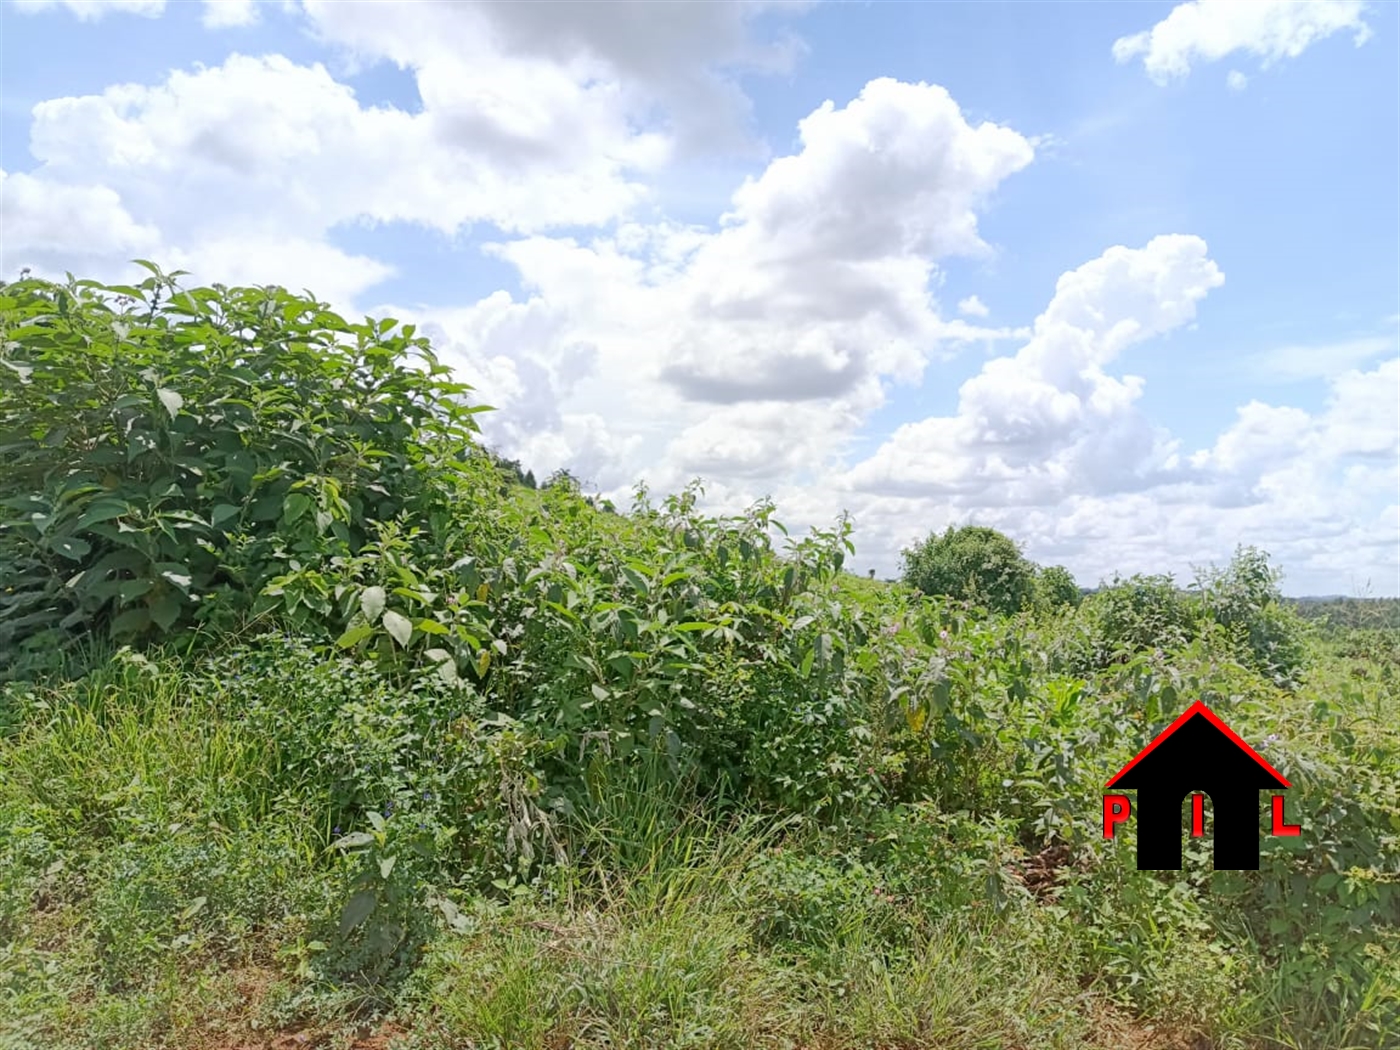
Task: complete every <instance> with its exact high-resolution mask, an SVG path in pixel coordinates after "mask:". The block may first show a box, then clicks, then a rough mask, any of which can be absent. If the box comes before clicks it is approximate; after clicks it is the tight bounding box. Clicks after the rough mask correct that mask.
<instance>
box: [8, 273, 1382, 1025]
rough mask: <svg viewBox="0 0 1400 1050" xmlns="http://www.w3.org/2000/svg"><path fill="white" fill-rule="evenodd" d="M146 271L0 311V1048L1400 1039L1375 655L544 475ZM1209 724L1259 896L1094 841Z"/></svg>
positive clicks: (376, 376)
mask: <svg viewBox="0 0 1400 1050" xmlns="http://www.w3.org/2000/svg"><path fill="white" fill-rule="evenodd" d="M152 271H153V275H152V277H151V279H150V280H148V281H146V282H145V283H144V284H143V285H141V286H139V287H123V288H108V289H103V288H102V287H101V286H97V285H94V284H92V283H91V282H71V283H70V284H69V285H67V286H66V287H65V286H57V285H53V284H49V283H46V282H42V281H35V280H25V281H21V282H19V283H16V284H10V285H5V286H0V462H3V464H4V466H3V469H0V506H3V510H2V511H0V515H3V516H0V1047H3V1048H6V1050H11V1048H39V1047H42V1048H50V1047H54V1048H59V1047H74V1048H77V1047H101V1048H103V1050H116V1048H123V1047H131V1048H145V1047H191V1048H212V1047H217V1048H246V1047H260V1046H269V1047H271V1046H275V1047H279V1048H285V1047H292V1046H311V1045H324V1046H336V1045H338V1046H351V1045H360V1046H362V1047H370V1046H374V1047H386V1046H390V1045H395V1046H401V1047H405V1048H407V1047H422V1048H429V1047H442V1048H447V1047H457V1048H474V1047H525V1048H540V1050H545V1048H562V1047H574V1048H580V1050H582V1048H602V1047H610V1048H624V1047H625V1048H638V1047H656V1048H663V1047H664V1048H669V1047H697V1048H698V1047H714V1048H730V1047H733V1048H745V1047H772V1048H778V1047H787V1048H797V1047H808V1048H831V1050H835V1048H848V1047H849V1048H856V1047H904V1048H914V1047H927V1048H940V1050H941V1048H950V1050H954V1048H974V1047H975V1048H992V1047H1006V1048H1027V1050H1029V1048H1042V1047H1046V1048H1056V1047H1059V1048H1087V1047H1100V1048H1105V1050H1108V1048H1119V1047H1129V1048H1131V1047H1140V1048H1146V1047H1160V1048H1167V1047H1191V1048H1196V1050H1199V1048H1203V1047H1220V1048H1224V1047H1240V1048H1245V1047H1258V1048H1264V1047H1297V1048H1303V1047H1307V1048H1318V1050H1347V1048H1372V1050H1376V1048H1386V1047H1396V1046H1400V1038H1398V1037H1397V1033H1400V685H1398V684H1397V683H1398V682H1400V634H1398V633H1397V631H1396V630H1395V629H1394V628H1393V626H1377V627H1367V626H1358V625H1356V624H1355V623H1348V624H1344V625H1340V626H1329V625H1328V624H1327V623H1326V622H1325V621H1322V620H1319V621H1315V622H1310V623H1309V622H1304V621H1303V620H1302V619H1300V618H1299V617H1298V616H1297V614H1296V613H1295V612H1294V611H1293V609H1292V608H1291V607H1290V606H1289V605H1288V604H1287V603H1286V602H1284V601H1283V600H1282V599H1281V598H1280V597H1279V592H1278V589H1277V584H1278V581H1277V574H1276V573H1275V572H1274V571H1273V570H1272V569H1271V568H1270V567H1269V564H1268V560H1267V557H1266V556H1265V555H1263V554H1262V553H1260V552H1258V551H1255V550H1253V549H1252V548H1248V547H1244V548H1241V549H1240V550H1239V551H1238V553H1237V554H1236V556H1235V558H1234V560H1233V561H1232V562H1231V564H1230V565H1228V566H1225V567H1222V568H1220V569H1217V570H1208V571H1203V572H1202V573H1201V574H1200V577H1199V579H1198V580H1197V581H1195V585H1194V586H1192V587H1190V588H1188V589H1186V590H1179V589H1178V588H1177V587H1176V586H1174V585H1173V583H1172V581H1170V580H1166V579H1162V578H1133V579H1130V580H1114V581H1110V582H1109V583H1108V584H1107V585H1105V586H1104V587H1103V588H1101V589H1100V590H1099V591H1098V592H1096V593H1095V594H1093V595H1091V596H1090V597H1088V598H1087V599H1085V600H1083V601H1082V602H1081V601H1079V600H1078V595H1077V594H1076V593H1075V590H1074V588H1073V587H1072V586H1068V587H1067V586H1065V580H1064V578H1063V576H1062V574H1056V573H1055V572H1051V571H1046V572H1044V573H1041V574H1040V575H1037V576H1035V577H1034V579H1035V580H1036V581H1039V583H1036V584H1035V585H1029V584H1028V585H1026V586H1020V585H1019V584H1018V587H1020V590H1018V591H1017V594H1018V595H1019V597H1018V598H1016V600H1015V601H1014V602H1011V603H1010V604H1006V603H1004V602H1002V601H1001V600H1000V598H999V597H998V595H999V594H1000V593H1001V592H1000V591H998V590H997V586H998V585H997V584H996V582H995V581H993V584H991V585H989V587H990V590H987V591H986V592H985V593H984V592H983V591H978V590H977V589H976V588H973V590H972V592H971V593H970V595H963V596H962V597H947V596H941V597H940V596H928V595H926V594H924V593H922V592H921V591H919V590H917V589H915V588H914V587H912V586H909V585H908V584H904V583H901V584H894V585H887V584H882V583H876V582H874V581H869V580H865V579H862V578H858V577H856V576H853V575H851V574H849V573H848V572H846V571H845V569H846V560H847V559H848V558H849V556H850V555H851V553H852V550H853V548H852V545H851V541H850V536H851V531H850V527H849V524H848V523H847V522H845V521H841V522H837V523H836V524H835V525H834V526H833V527H832V528H831V529H830V530H827V531H817V532H814V533H813V534H811V535H809V536H807V537H803V538H800V539H789V538H787V536H786V534H785V533H784V532H783V530H782V529H781V526H779V525H778V523H777V521H776V520H775V519H774V517H773V513H774V512H773V508H772V507H771V506H769V505H766V504H761V505H758V506H756V507H753V508H751V509H750V510H749V511H748V512H747V513H744V514H741V515H736V516H733V517H714V516H709V515H707V514H705V513H702V511H701V510H700V509H699V505H700V500H699V498H698V497H699V492H698V490H697V489H694V488H692V489H690V490H687V491H686V492H683V493H680V494H676V495H672V496H669V497H666V498H664V499H662V500H659V501H656V502H653V501H652V500H651V499H650V497H649V496H648V495H647V493H646V492H645V491H644V490H639V491H638V493H637V498H636V503H635V505H634V506H633V507H632V508H630V510H628V511H627V512H626V513H617V512H616V511H614V510H613V509H612V508H610V507H606V506H599V505H597V502H596V501H594V500H590V499H588V498H586V497H585V496H583V495H582V494H581V493H580V492H579V491H578V488H577V486H576V485H574V484H573V483H571V481H570V479H568V478H567V477H558V478H555V479H553V480H552V482H551V483H550V484H547V485H546V486H544V487H543V488H541V489H534V488H530V487H526V486H524V485H521V484H519V483H518V477H517V475H516V473H515V472H512V471H503V470H502V467H501V463H500V461H498V460H497V459H496V458H495V457H493V456H492V455H490V454H489V453H488V452H486V451H485V450H484V449H483V448H482V447H481V446H480V444H479V442H478V441H477V438H476V429H475V425H474V423H473V419H474V415H473V413H474V412H475V411H476V409H475V408H469V407H468V406H467V403H466V400H465V399H466V398H468V397H469V396H470V391H469V390H468V389H467V388H465V387H462V386H460V385H456V384H452V383H450V382H448V379H447V374H446V370H445V369H442V368H441V366H438V365H436V364H435V363H434V362H433V359H432V357H431V354H430V352H429V349H428V348H427V346H426V344H425V343H424V342H423V341H422V340H421V339H417V338H415V336H414V333H413V332H412V331H411V330H405V329H404V328H402V327H399V326H398V325H397V324H396V323H395V322H392V321H384V322H374V321H367V322H366V323H365V324H363V325H355V324H351V323H348V322H346V321H344V320H343V319H341V318H339V317H336V316H335V315H334V314H332V313H330V312H329V310H328V309H326V308H325V307H324V306H323V305H321V304H318V303H316V302H315V301H314V300H311V299H303V298H298V297H295V296H292V295H290V294H288V293H286V292H284V291H281V290H276V289H271V290H264V289H251V288H250V289H232V290H229V289H222V288H212V289H195V290H193V291H182V290H180V289H179V287H178V286H177V285H176V284H175V282H174V281H173V280H172V279H171V278H167V277H165V276H164V275H163V274H161V273H159V271H156V270H155V269H154V267H152ZM951 543H952V537H950V538H949V545H946V546H944V547H939V546H938V544H936V543H934V542H933V541H932V539H931V541H930V544H929V545H927V546H926V547H925V548H922V549H921V550H920V551H916V552H912V553H911V556H910V558H909V564H908V568H909V570H910V571H909V578H910V579H911V580H914V581H915V582H918V581H920V580H922V579H924V576H921V575H920V573H923V574H925V575H927V574H931V573H936V572H942V571H944V570H945V568H946V566H947V565H949V564H958V563H957V561H956V558H953V557H952V556H951V555H950V556H949V557H948V558H944V559H943V560H942V561H940V560H939V558H941V557H943V554H941V553H940V552H944V553H946V552H947V551H948V550H951V549H952V546H951ZM955 553H956V552H955ZM959 556H961V555H959ZM998 571H1000V570H998ZM1002 578H1003V577H1002V576H998V577H997V579H1002ZM1070 584H1072V581H1070ZM925 586H926V587H929V585H927V584H925ZM930 589H936V588H930ZM945 590H949V591H950V592H951V590H952V589H951V588H945ZM1383 615H1385V614H1383ZM1196 700H1203V701H1205V702H1206V703H1207V704H1208V705H1210V707H1211V708H1212V709H1213V710H1214V711H1216V712H1217V713H1218V714H1219V715H1220V716H1221V717H1222V718H1224V719H1225V721H1226V722H1228V723H1229V724H1230V726H1231V727H1232V728H1233V729H1235V730H1236V731H1237V732H1238V733H1240V734H1241V735H1242V736H1243V737H1244V738H1245V739H1246V740H1248V741H1249V742H1250V743H1251V744H1252V745H1253V746H1255V747H1256V748H1257V749H1259V750H1260V752H1261V753H1262V754H1263V755H1264V756H1265V757H1266V758H1267V759H1268V760H1269V761H1270V762H1271V763H1272V764H1273V765H1274V766H1275V767H1276V768H1278V769H1279V770H1280V771H1281V772H1282V773H1283V774H1284V775H1285V776H1286V777H1288V778H1289V780H1290V781H1291V782H1292V783H1293V785H1294V787H1293V788H1292V789H1291V790H1290V791H1289V792H1288V793H1287V798H1288V813H1289V818H1290V820H1299V821H1301V823H1302V824H1303V834H1302V835H1301V836H1299V837H1297V838H1271V837H1266V838H1265V839H1264V845H1263V857H1262V861H1261V866H1260V870H1259V871H1257V872H1214V871H1213V870H1212V868H1211V857H1210V847H1209V839H1208V838H1207V839H1203V840H1191V839H1188V840H1187V860H1186V864H1185V867H1184V870H1182V871H1180V872H1140V871H1138V870H1136V867H1135V858H1134V846H1135V842H1134V838H1133V835H1134V825H1133V823H1132V822H1129V823H1128V824H1127V825H1125V829H1126V830H1120V831H1119V834H1118V836H1117V838H1115V839H1114V840H1113V841H1111V842H1107V841H1105V840H1104V838H1103V836H1102V831H1101V825H1100V821H1101V796H1102V794H1103V791H1104V788H1103V785H1104V783H1105V781H1106V780H1108V779H1109V778H1110V777H1111V776H1112V775H1113V773H1114V772H1116V771H1117V770H1118V769H1119V768H1120V767H1121V766H1122V765H1123V764H1124V763H1125V762H1126V761H1127V760H1128V759H1130V758H1131V757H1132V756H1133V755H1134V754H1135V753H1136V752H1137V751H1138V750H1139V749H1141V748H1142V747H1143V746H1144V745H1145V744H1146V743H1147V742H1148V741H1149V740H1151V739H1152V738H1153V737H1154V736H1155V735H1156V734H1157V733H1158V732H1160V731H1161V730H1162V729H1163V728H1165V727H1166V726H1167V725H1168V724H1169V723H1170V722H1171V721H1172V720H1173V719H1174V718H1175V717H1176V715H1178V714H1179V713H1180V712H1181V711H1182V710H1184V709H1185V708H1186V707H1187V706H1188V705H1189V704H1191V703H1192V702H1194V701H1196ZM1263 816H1264V815H1263V806H1262V802H1261V820H1262V819H1263Z"/></svg>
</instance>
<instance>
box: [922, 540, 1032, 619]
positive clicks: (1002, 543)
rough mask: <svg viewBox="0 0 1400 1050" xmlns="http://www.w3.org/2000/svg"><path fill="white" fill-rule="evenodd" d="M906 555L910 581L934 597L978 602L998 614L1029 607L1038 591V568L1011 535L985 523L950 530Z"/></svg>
mask: <svg viewBox="0 0 1400 1050" xmlns="http://www.w3.org/2000/svg"><path fill="white" fill-rule="evenodd" d="M902 553H903V562H904V570H903V578H904V582H905V583H907V584H909V585H910V586H911V587H915V588H917V589H918V590H920V591H922V592H923V593H924V594H928V595H946V596H948V597H950V598H955V599H958V600H961V601H972V602H976V603H978V604H980V605H983V606H985V607H986V608H988V609H990V610H992V611H993V612H998V613H1003V614H1008V615H1009V614H1011V613H1016V612H1019V611H1020V610H1022V609H1024V608H1026V607H1027V606H1028V605H1029V604H1030V601H1031V598H1032V595H1033V594H1034V588H1035V566H1034V565H1033V564H1032V563H1031V562H1029V561H1027V560H1026V559H1025V558H1024V557H1023V556H1022V554H1021V551H1020V549H1019V548H1018V547H1017V546H1016V544H1015V542H1014V541H1012V540H1011V539H1010V537H1008V536H1005V535H1003V534H1002V533H1000V532H997V531H996V529H990V528H987V527H986V526H982V525H964V526H963V527H962V528H960V529H954V528H953V527H952V526H951V525H950V526H948V529H947V531H945V532H944V533H943V534H942V535H941V536H940V535H937V534H936V533H930V534H929V536H928V538H927V539H925V540H924V541H923V542H922V543H921V544H919V545H917V546H915V547H913V548H911V549H909V550H906V551H904V552H902Z"/></svg>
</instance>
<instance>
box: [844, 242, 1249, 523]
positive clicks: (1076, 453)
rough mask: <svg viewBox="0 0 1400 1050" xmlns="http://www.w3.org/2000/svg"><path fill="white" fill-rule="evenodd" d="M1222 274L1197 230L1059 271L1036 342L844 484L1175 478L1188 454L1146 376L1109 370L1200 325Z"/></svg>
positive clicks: (1040, 494) (993, 502) (1046, 493)
mask: <svg viewBox="0 0 1400 1050" xmlns="http://www.w3.org/2000/svg"><path fill="white" fill-rule="evenodd" d="M1223 282H1224V277H1223V276H1222V275H1221V273H1220V271H1219V269H1218V268H1217V267H1216V266H1215V264H1214V263H1213V262H1212V261H1211V260H1210V259H1209V258H1208V257H1207V255H1206V245H1205V243H1204V242H1203V241H1201V240H1200V239H1199V238H1196V237H1187V236H1180V235H1176V236H1164V237H1157V238H1154V239H1153V240H1152V241H1151V242H1149V243H1148V244H1147V245H1146V246H1145V247H1143V248H1140V249H1129V248H1124V247H1116V248H1110V249H1109V250H1108V251H1106V252H1104V254H1103V255H1102V256H1100V257H1099V258H1098V259H1095V260H1094V261H1092V262H1089V263H1086V264H1085V265H1083V266H1081V267H1079V268H1078V269H1077V270H1074V271H1071V272H1070V273H1066V274H1065V275H1064V276H1062V277H1061V278H1060V280H1059V282H1058V283H1057V285H1056V289H1055V296H1054V298H1053V299H1052V300H1051V302H1050V305H1049V306H1048V307H1047V308H1046V310H1045V312H1044V313H1042V314H1041V315H1040V317H1038V318H1037V319H1036V322H1035V331H1034V335H1033V336H1032V338H1031V340H1030V342H1028V343H1027V344H1026V345H1025V346H1024V347H1022V348H1021V350H1020V351H1019V352H1017V353H1016V354H1015V355H1014V356H1011V357H999V358H995V359H993V360H991V361H988V362H987V364H986V365H984V366H983V368H982V370H981V372H979V373H978V374H977V375H975V376H973V377H972V378H971V379H969V380H968V381H967V382H966V383H964V384H963V386H962V388H961V390H960V391H959V397H958V411H957V414H956V415H954V416H947V417H930V418H928V419H925V420H922V421H919V422H915V423H908V424H905V425H904V426H902V427H900V428H899V429H898V430H897V431H896V432H895V433H894V434H893V435H892V436H891V438H890V439H889V440H888V441H886V442H885V444H884V445H883V446H882V447H881V448H880V449H879V450H877V451H876V452H875V454H874V455H872V456H871V457H870V458H869V459H867V460H865V461H864V462H862V463H860V464H859V465H857V466H856V467H855V468H854V469H852V470H851V471H850V472H849V474H848V475H847V476H846V478H845V479H844V487H846V488H849V489H851V490H854V491H863V492H870V493H877V494H888V495H901V496H905V497H917V496H923V497H938V498H942V499H945V500H947V501H949V502H951V503H953V504H954V505H958V506H966V507H977V506H980V507H987V506H1010V505H1019V506H1031V505H1036V504H1045V503H1054V502H1055V501H1057V500H1058V499H1061V498H1063V497H1065V496H1067V495H1070V494H1072V493H1075V492H1093V493H1113V492H1120V491H1131V490H1135V489H1140V488H1143V487H1146V486H1147V485H1150V484H1159V483H1161V482H1162V481H1164V480H1167V479H1168V478H1170V477H1172V476H1173V474H1174V472H1176V471H1177V470H1178V468H1179V467H1180V463H1179V457H1177V455H1176V451H1175V448H1174V446H1173V445H1172V443H1170V442H1169V441H1168V440H1167V439H1166V438H1165V437H1164V436H1163V435H1161V434H1158V433H1157V432H1156V431H1155V430H1154V428H1152V427H1151V426H1150V425H1149V424H1148V423H1147V422H1146V421H1145V420H1143V419H1142V418H1141V417H1140V416H1139V415H1138V414H1137V412H1136V409H1135V407H1134V403H1135V402H1136V401H1137V399H1138V397H1139V395H1140V394H1141V391H1142V380H1141V379H1139V378H1137V377H1135V376H1124V377H1122V378H1117V377H1114V376H1111V375H1109V374H1108V373H1107V372H1106V371H1105V368H1106V366H1108V365H1110V364H1111V363H1112V362H1113V361H1114V360H1115V359H1116V358H1117V357H1118V356H1119V355H1120V354H1121V353H1122V352H1123V351H1124V350H1125V349H1127V348H1128V347H1129V346H1131V345H1133V344H1134V343H1139V342H1142V341H1144V340H1147V339H1150V338H1152V337H1153V336H1156V335H1160V334H1162V333H1164V332H1167V331H1170V330H1171V329H1173V328H1176V327H1179V326H1181V325H1183V324H1186V323H1187V322H1189V321H1191V320H1192V319H1193V318H1194V317H1195V313H1196V304H1197V302H1198V301H1199V300H1200V299H1202V298H1203V297H1204V296H1205V295H1206V294H1207V293H1208V292H1209V291H1210V290H1211V289H1212V288H1215V287H1218V286H1219V285H1220V284H1222V283H1223Z"/></svg>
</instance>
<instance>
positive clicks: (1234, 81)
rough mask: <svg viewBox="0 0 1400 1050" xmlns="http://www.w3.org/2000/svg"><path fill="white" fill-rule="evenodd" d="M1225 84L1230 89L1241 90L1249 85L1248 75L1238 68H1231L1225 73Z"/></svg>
mask: <svg viewBox="0 0 1400 1050" xmlns="http://www.w3.org/2000/svg"><path fill="white" fill-rule="evenodd" d="M1225 86H1226V87H1228V88H1229V89H1230V90H1231V91H1243V90H1244V89H1245V88H1247V87H1249V77H1247V76H1245V75H1244V74H1243V73H1241V72H1240V71H1239V70H1238V69H1232V70H1230V72H1229V73H1227V74H1226V75H1225Z"/></svg>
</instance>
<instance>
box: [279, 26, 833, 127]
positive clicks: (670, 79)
mask: <svg viewBox="0 0 1400 1050" xmlns="http://www.w3.org/2000/svg"><path fill="white" fill-rule="evenodd" d="M810 6H812V5H811V3H809V2H805V0H804V2H792V0H778V2H771V0H769V2H758V0H743V2H737V3H715V2H712V0H677V2H673V3H666V4H653V3H646V2H643V0H621V2H619V0H539V2H534V3H525V4H522V3H516V2H513V0H468V2H457V3H440V2H427V3H394V4H391V5H388V6H387V7H386V6H383V5H375V4H346V3H338V2H330V0H303V4H302V7H303V9H304V11H305V14H306V16H307V17H308V19H309V20H310V22H311V24H312V26H313V28H314V30H315V31H316V33H317V34H318V35H319V36H320V37H321V39H323V40H325V41H326V42H329V43H332V44H336V45H339V46H342V47H344V48H347V49H349V50H350V51H351V52H353V53H354V54H355V55H356V56H359V57H360V58H361V59H363V60H367V61H378V60H382V59H388V60H391V61H393V62H395V63H397V64H398V65H399V66H401V67H403V68H408V69H412V70H414V71H415V74H416V75H417V77H418V80H419V83H420V88H423V89H425V94H424V102H425V104H427V105H440V106H443V107H444V108H456V109H460V110H462V111H464V112H481V113H482V114H483V115H486V116H489V117H490V118H494V120H495V122H497V123H507V124H508V125H509V126H511V127H513V128H519V127H521V126H524V127H526V128H529V127H530V124H531V122H530V120H529V118H530V117H531V116H535V117H538V116H539V115H540V114H541V112H542V111H543V110H544V109H545V108H546V107H545V106H544V105H542V103H545V102H546V101H549V102H552V103H554V104H553V105H551V106H549V107H548V108H549V109H550V110H552V111H554V112H559V113H560V115H561V116H562V117H564V119H563V120H562V121H561V122H560V124H559V125H558V129H559V130H562V132H563V133H562V134H559V135H552V134H550V133H549V132H551V131H552V130H554V129H550V128H547V127H536V128H534V129H533V130H534V131H535V132H536V133H535V134H532V135H530V136H529V140H528V141H530V142H531V143H532V144H533V145H534V147H535V148H537V149H549V148H551V147H562V146H565V145H567V144H569V142H570V140H571V137H572V136H575V135H577V134H578V129H577V128H576V126H575V124H574V122H573V118H571V117H570V116H569V114H568V113H567V109H568V108H574V109H580V110H587V109H588V108H590V106H589V104H590V102H591V101H592V100H591V99H590V98H589V96H590V95H594V94H599V95H602V96H605V97H606V100H607V102H608V104H609V105H610V106H611V107H615V109H616V111H617V112H619V113H621V114H622V115H623V116H624V117H625V118H626V120H627V122H628V123H630V124H633V125H635V126H638V127H641V126H643V125H646V126H653V125H655V126H659V127H660V128H662V129H663V133H664V135H665V137H666V139H667V141H668V142H670V143H672V144H673V145H676V146H678V147H679V148H681V149H682V150H685V151H689V150H698V149H716V148H730V149H751V148H752V147H753V145H754V144H753V143H752V142H751V141H750V137H749V133H748V128H747V124H748V118H749V104H748V100H747V98H746V96H745V95H744V94H743V93H742V92H741V91H740V90H739V88H738V86H737V84H736V83H735V81H734V80H733V79H732V76H730V75H728V73H727V72H726V71H731V70H733V71H738V70H748V71H755V70H757V71H778V70H783V69H786V68H788V67H789V66H790V64H791V63H792V61H793V60H794V59H795V58H796V56H797V55H798V54H800V52H801V45H800V43H799V42H798V41H797V40H796V38H794V37H792V36H791V35H789V34H786V33H781V32H780V33H779V35H778V36H777V37H776V38H775V39H771V40H760V39H758V38H757V37H756V36H755V30H754V27H753V22H754V18H755V16H757V15H759V14H763V13H765V12H769V11H774V10H776V11H779V12H784V11H786V12H787V13H790V14H799V13H801V12H802V11H804V10H805V9H807V8H808V7H810ZM541 78H542V80H541ZM542 81H543V82H542ZM595 81H596V82H597V88H596V89H593V88H590V87H588V85H589V84H590V83H591V82H595ZM566 82H567V83H566ZM551 83H552V86H551V87H550V90H549V91H548V92H545V91H544V90H542V89H543V88H544V87H545V86H547V85H551ZM429 92H431V93H432V94H433V96H434V98H433V99H432V100H431V101H430V99H429V97H428V93H429ZM570 95H575V96H577V97H576V98H574V99H570V98H569V97H568V96H570ZM551 96H552V97H551ZM566 102H567V103H568V106H567V107H564V106H561V105H560V103H566ZM580 115H582V114H580Z"/></svg>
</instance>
